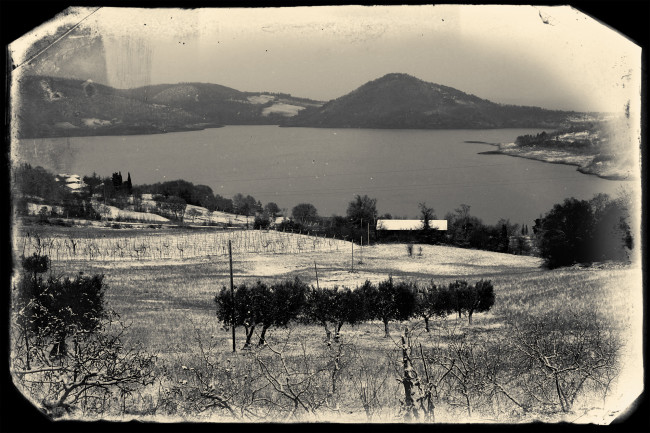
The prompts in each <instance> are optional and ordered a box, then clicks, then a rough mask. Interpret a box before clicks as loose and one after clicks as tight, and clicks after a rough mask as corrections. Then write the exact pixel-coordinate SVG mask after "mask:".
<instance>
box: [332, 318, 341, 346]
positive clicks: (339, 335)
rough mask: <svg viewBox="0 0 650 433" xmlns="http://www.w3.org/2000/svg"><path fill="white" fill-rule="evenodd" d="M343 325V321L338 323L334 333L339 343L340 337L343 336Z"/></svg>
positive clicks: (335, 339)
mask: <svg viewBox="0 0 650 433" xmlns="http://www.w3.org/2000/svg"><path fill="white" fill-rule="evenodd" d="M342 326H343V321H340V322H339V323H338V324H337V325H336V334H334V341H336V342H337V343H338V342H339V339H340V338H341V327H342Z"/></svg>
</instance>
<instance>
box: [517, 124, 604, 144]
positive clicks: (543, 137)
mask: <svg viewBox="0 0 650 433" xmlns="http://www.w3.org/2000/svg"><path fill="white" fill-rule="evenodd" d="M584 130H589V131H594V125H593V124H585V125H575V126H572V127H569V128H565V129H562V130H559V131H554V132H552V133H550V134H547V133H546V131H542V132H540V133H539V134H535V135H530V134H526V135H520V136H519V137H517V139H516V140H515V144H517V145H518V146H522V147H533V146H538V147H556V146H558V145H559V144H561V145H562V147H563V148H567V147H572V148H583V147H588V146H592V145H593V144H594V143H593V142H592V141H591V140H590V139H588V138H586V139H573V140H571V141H564V140H563V141H560V135H563V134H569V133H574V132H581V131H584Z"/></svg>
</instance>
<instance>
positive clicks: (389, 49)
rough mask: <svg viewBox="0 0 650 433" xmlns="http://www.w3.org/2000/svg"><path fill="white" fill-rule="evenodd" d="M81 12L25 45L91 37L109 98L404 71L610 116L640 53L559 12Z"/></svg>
mask: <svg viewBox="0 0 650 433" xmlns="http://www.w3.org/2000/svg"><path fill="white" fill-rule="evenodd" d="M93 11H95V8H90V9H86V8H81V9H74V10H73V11H72V12H73V13H71V14H69V15H67V16H66V17H59V18H58V19H57V20H55V21H54V22H53V23H49V24H47V25H45V26H43V27H42V28H40V29H37V30H38V31H35V32H34V34H38V35H43V34H44V32H47V31H52V30H53V29H55V28H56V27H57V26H58V25H60V24H61V23H63V22H79V21H81V20H83V21H82V24H81V27H89V28H90V29H92V30H93V32H95V34H99V35H101V37H102V41H103V44H104V52H105V57H106V68H107V71H106V77H107V81H108V83H107V84H109V85H112V86H114V87H119V88H126V87H136V86H142V85H147V84H158V83H175V82H181V81H184V82H191V81H198V82H210V83H217V84H221V85H224V86H228V87H233V88H235V89H237V90H242V91H272V92H285V93H291V94H292V95H294V96H301V97H307V98H313V99H319V100H329V99H333V98H337V97H339V96H342V95H344V94H346V93H348V92H350V91H352V90H354V89H355V88H357V87H359V86H360V85H362V84H364V83H366V82H367V81H370V80H373V79H376V78H378V77H381V76H382V75H384V74H387V73H390V72H404V73H407V74H411V75H413V76H415V77H417V78H420V79H422V80H425V81H429V82H434V83H438V84H443V85H447V86H451V87H454V88H457V89H459V90H462V91H464V92H467V93H472V94H475V95H477V96H479V97H482V98H486V99H490V100H492V101H495V102H500V103H507V104H518V105H537V106H542V107H545V108H554V109H568V110H576V111H616V112H621V111H622V110H623V109H624V106H625V104H626V102H627V101H628V100H631V101H632V106H633V107H632V108H633V109H634V104H635V103H636V100H638V99H640V97H639V94H640V76H639V75H640V71H641V69H640V65H641V49H640V48H639V47H637V46H636V45H635V44H633V43H632V42H630V41H629V40H627V39H626V38H625V37H623V36H621V35H620V34H618V33H617V32H615V31H613V30H612V29H610V28H608V27H607V26H605V25H602V24H600V23H599V22H597V21H596V20H594V19H592V18H590V17H588V16H586V15H584V14H581V13H580V12H579V11H577V10H575V9H571V8H569V7H533V6H463V5H461V6H457V5H441V6H389V7H361V6H344V7H301V8H264V9H197V10H180V9H131V8H102V9H100V10H97V11H96V12H94V13H93ZM48 29H52V30H48ZM34 34H28V35H26V36H25V38H23V40H22V41H21V43H23V44H29V42H30V41H31V40H34V38H35V37H36V36H34ZM17 46H18V47H20V44H14V47H13V48H16V47H17ZM19 52H20V49H16V50H15V53H14V54H15V56H16V58H17V59H18V60H20V53H19Z"/></svg>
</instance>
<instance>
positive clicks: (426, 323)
mask: <svg viewBox="0 0 650 433" xmlns="http://www.w3.org/2000/svg"><path fill="white" fill-rule="evenodd" d="M424 329H425V331H427V332H429V316H424Z"/></svg>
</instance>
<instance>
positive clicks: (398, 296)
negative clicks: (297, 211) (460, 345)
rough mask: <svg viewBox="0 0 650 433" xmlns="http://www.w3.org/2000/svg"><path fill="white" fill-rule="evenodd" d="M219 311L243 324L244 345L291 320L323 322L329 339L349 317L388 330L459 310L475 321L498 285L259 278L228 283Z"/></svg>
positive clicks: (217, 298) (228, 320)
mask: <svg viewBox="0 0 650 433" xmlns="http://www.w3.org/2000/svg"><path fill="white" fill-rule="evenodd" d="M214 302H215V304H216V313H217V317H218V318H219V320H220V321H221V322H223V324H224V325H225V326H228V327H230V326H233V325H234V326H235V327H243V328H244V331H245V343H244V347H245V348H246V347H249V346H250V345H251V340H252V337H253V333H254V331H255V330H256V329H257V330H259V331H260V334H259V335H260V337H259V340H258V345H263V344H264V343H265V338H266V332H267V331H268V329H269V328H271V327H273V326H275V327H286V326H287V325H288V324H289V323H290V322H292V321H294V322H298V323H309V324H316V325H321V326H323V328H324V330H325V335H326V341H327V342H328V343H330V342H331V340H332V338H334V339H335V340H338V338H339V333H340V330H341V327H342V326H343V325H344V324H345V323H347V324H349V325H352V326H353V325H356V324H358V323H361V322H367V321H373V320H378V321H381V322H382V323H383V325H384V336H385V337H388V336H389V335H390V327H389V324H390V322H393V321H405V320H410V319H412V318H421V319H423V320H424V323H425V329H426V331H427V332H428V331H429V320H430V319H431V318H433V317H444V316H447V315H449V314H452V313H454V314H458V317H459V318H460V317H462V315H463V314H465V315H466V316H467V317H468V320H469V324H471V323H472V317H473V314H474V313H479V312H485V311H489V310H490V308H492V306H493V305H494V302H495V294H494V287H493V285H492V283H491V282H490V281H489V280H480V281H478V282H476V283H475V284H469V283H468V282H467V281H465V280H457V281H455V282H453V283H450V284H449V285H446V286H437V285H436V284H435V283H434V282H433V281H432V282H430V283H429V284H426V285H418V284H417V283H415V282H408V281H394V280H393V278H392V277H389V278H387V279H386V280H384V281H381V282H379V283H378V284H374V283H372V282H370V281H366V282H365V283H364V284H363V285H361V286H359V287H357V288H356V289H354V290H352V289H350V288H348V287H338V286H335V287H333V288H320V287H309V286H308V285H307V284H305V283H304V282H302V281H301V280H300V279H298V278H296V279H294V280H287V281H280V282H275V283H270V284H269V283H265V282H262V281H257V282H256V283H255V284H247V283H242V284H239V285H237V286H236V287H234V289H233V291H232V292H231V290H230V289H229V288H227V287H225V286H224V287H222V289H221V290H220V291H219V292H218V293H217V294H216V295H215V297H214Z"/></svg>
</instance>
